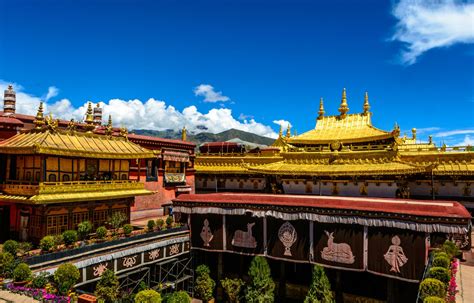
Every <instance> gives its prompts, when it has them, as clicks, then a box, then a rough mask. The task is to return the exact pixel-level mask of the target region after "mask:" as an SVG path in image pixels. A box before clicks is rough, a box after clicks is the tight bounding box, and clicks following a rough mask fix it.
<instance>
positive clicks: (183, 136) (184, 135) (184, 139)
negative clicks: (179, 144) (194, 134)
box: [181, 126, 187, 141]
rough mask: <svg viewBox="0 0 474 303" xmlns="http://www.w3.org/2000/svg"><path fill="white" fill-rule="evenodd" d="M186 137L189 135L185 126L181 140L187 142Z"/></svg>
mask: <svg viewBox="0 0 474 303" xmlns="http://www.w3.org/2000/svg"><path fill="white" fill-rule="evenodd" d="M186 135H187V131H186V126H183V129H182V130H181V140H183V141H186Z"/></svg>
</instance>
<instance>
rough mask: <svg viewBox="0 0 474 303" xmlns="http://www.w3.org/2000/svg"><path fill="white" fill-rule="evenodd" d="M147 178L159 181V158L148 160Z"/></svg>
mask: <svg viewBox="0 0 474 303" xmlns="http://www.w3.org/2000/svg"><path fill="white" fill-rule="evenodd" d="M146 180H147V181H158V159H152V160H148V161H147V165H146Z"/></svg>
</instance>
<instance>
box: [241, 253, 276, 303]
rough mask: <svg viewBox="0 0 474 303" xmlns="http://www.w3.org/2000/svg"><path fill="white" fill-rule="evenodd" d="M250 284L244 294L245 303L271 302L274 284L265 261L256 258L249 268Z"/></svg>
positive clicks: (262, 258)
mask: <svg viewBox="0 0 474 303" xmlns="http://www.w3.org/2000/svg"><path fill="white" fill-rule="evenodd" d="M249 277H250V283H249V285H248V287H247V292H246V294H245V302H249V303H254V302H255V303H258V302H273V301H274V296H275V295H274V290H275V282H273V279H272V277H271V273H270V266H268V262H267V259H265V258H264V257H261V256H256V257H254V258H253V259H252V262H251V263H250V268H249Z"/></svg>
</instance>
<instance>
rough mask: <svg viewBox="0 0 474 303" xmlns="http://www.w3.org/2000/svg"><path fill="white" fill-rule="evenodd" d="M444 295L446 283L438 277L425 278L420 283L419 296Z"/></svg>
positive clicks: (442, 296) (441, 296)
mask: <svg viewBox="0 0 474 303" xmlns="http://www.w3.org/2000/svg"><path fill="white" fill-rule="evenodd" d="M431 296H433V297H439V298H444V297H445V296H446V285H445V284H444V283H443V282H441V281H440V280H438V279H433V278H426V279H424V280H423V281H422V282H421V283H420V298H421V299H422V300H424V299H425V298H426V297H431Z"/></svg>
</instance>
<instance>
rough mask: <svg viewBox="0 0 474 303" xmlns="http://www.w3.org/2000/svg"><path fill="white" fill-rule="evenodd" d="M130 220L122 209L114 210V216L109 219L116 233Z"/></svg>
mask: <svg viewBox="0 0 474 303" xmlns="http://www.w3.org/2000/svg"><path fill="white" fill-rule="evenodd" d="M127 220H128V217H127V215H125V214H124V213H123V212H121V211H117V212H114V213H113V214H112V216H110V217H109V219H108V220H107V221H108V223H109V224H110V225H111V226H112V227H113V228H114V235H115V234H117V230H118V229H119V228H120V227H122V224H123V223H125V222H126V221H127Z"/></svg>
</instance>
